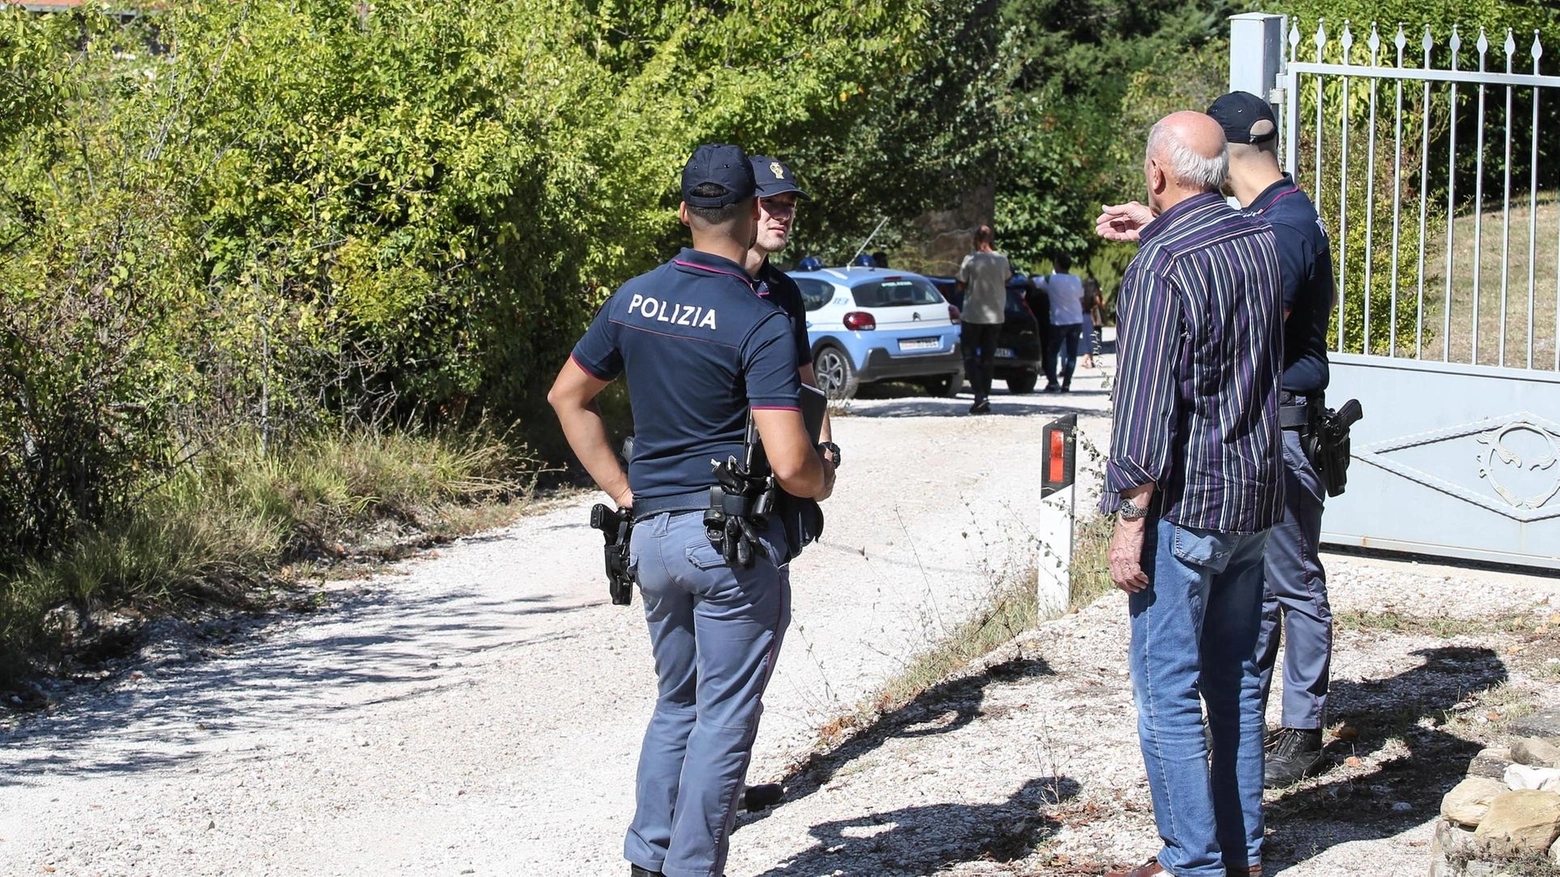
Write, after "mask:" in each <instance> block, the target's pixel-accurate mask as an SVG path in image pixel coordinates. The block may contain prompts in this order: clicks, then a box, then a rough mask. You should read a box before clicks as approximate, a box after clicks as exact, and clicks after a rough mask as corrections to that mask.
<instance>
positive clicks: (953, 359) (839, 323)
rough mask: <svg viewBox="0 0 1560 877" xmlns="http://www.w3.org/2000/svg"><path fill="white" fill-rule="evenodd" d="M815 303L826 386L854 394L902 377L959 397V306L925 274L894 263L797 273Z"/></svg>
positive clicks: (837, 394)
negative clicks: (860, 388) (891, 266)
mask: <svg viewBox="0 0 1560 877" xmlns="http://www.w3.org/2000/svg"><path fill="white" fill-rule="evenodd" d="M790 276H791V278H792V279H793V280H795V281H796V285H797V286H799V287H801V290H802V300H803V302H804V303H805V304H806V306H807V338H808V340H809V341H811V342H812V353H813V371H814V372H815V373H816V374H817V377H818V388H819V389H821V390H823V391H824V392H825V393H827V394H828V395H829V398H831V399H849V398H850V397H852V396H854V395H855V394H856V388H857V387H858V386H859V385H861V384H866V383H871V382H873V381H883V380H896V381H908V382H910V383H916V384H920V385H922V386H923V387H925V388H926V390H927V392H929V393H932V394H934V395H943V396H952V395H954V394H956V393H958V392H959V389H960V387H962V386H963V385H964V363H963V359H962V357H961V356H960V354H959V310H958V308H955V307H953V306H952V305H950V304H948V301H947V300H946V299H944V298H943V297H942V294H941V293H939V292H938V291H937V287H935V286H933V285H932V283H931V281H929V280H927V279H926V278H925V277H922V276H921V275H919V274H912V273H910V272H908V271H895V270H892V269H888V268H865V267H850V268H823V269H819V270H816V271H792V272H790Z"/></svg>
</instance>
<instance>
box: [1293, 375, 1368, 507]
mask: <svg viewBox="0 0 1560 877" xmlns="http://www.w3.org/2000/svg"><path fill="white" fill-rule="evenodd" d="M1306 415H1307V416H1306V426H1305V434H1304V435H1303V436H1302V437H1301V442H1300V443H1301V447H1303V448H1304V449H1305V456H1306V458H1307V459H1309V460H1310V461H1311V465H1312V466H1313V467H1314V468H1315V469H1316V474H1317V477H1318V478H1320V479H1321V481H1322V488H1323V489H1325V490H1326V491H1327V495H1328V496H1338V495H1340V494H1342V493H1343V491H1344V489H1345V488H1346V487H1347V486H1348V482H1349V459H1350V456H1349V429H1350V428H1351V427H1352V426H1354V424H1355V423H1357V422H1358V421H1359V420H1360V418H1362V417H1364V416H1365V412H1364V409H1363V408H1361V407H1360V403H1359V400H1358V399H1350V400H1349V401H1347V402H1345V403H1343V405H1341V406H1340V407H1338V408H1337V409H1336V410H1334V409H1332V408H1328V407H1327V405H1326V402H1325V401H1324V399H1323V396H1322V394H1320V393H1317V394H1316V395H1315V396H1312V397H1311V398H1310V399H1309V400H1308V402H1307V404H1306Z"/></svg>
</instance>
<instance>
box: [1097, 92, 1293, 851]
mask: <svg viewBox="0 0 1560 877" xmlns="http://www.w3.org/2000/svg"><path fill="white" fill-rule="evenodd" d="M1228 169H1229V157H1228V153H1227V150H1226V147H1225V139H1224V132H1223V130H1222V129H1221V128H1220V127H1219V125H1218V123H1217V122H1215V121H1214V120H1213V119H1211V118H1209V117H1208V116H1205V115H1203V114H1202V113H1191V112H1183V113H1174V114H1172V115H1169V116H1166V117H1165V118H1163V119H1161V120H1160V121H1159V123H1158V124H1156V125H1155V126H1154V128H1153V131H1152V132H1150V134H1149V137H1148V149H1147V158H1146V160H1145V161H1144V165H1143V173H1144V176H1145V177H1146V179H1147V183H1148V204H1147V205H1146V206H1145V205H1143V204H1139V203H1137V202H1133V203H1131V204H1123V205H1116V206H1113V207H1106V208H1105V212H1104V214H1102V215H1101V216H1100V218H1099V221H1098V225H1097V230H1098V231H1099V233H1100V234H1101V235H1102V236H1104V237H1106V238H1108V239H1111V240H1136V241H1138V242H1139V244H1140V245H1141V249H1139V251H1138V254H1137V256H1136V257H1135V258H1134V259H1133V260H1132V264H1131V265H1129V266H1128V268H1127V272H1126V276H1125V277H1124V278H1123V279H1122V283H1121V293H1120V297H1119V311H1120V324H1119V333H1120V334H1119V339H1118V345H1117V347H1118V378H1117V385H1116V396H1115V418H1114V423H1113V425H1112V431H1111V449H1110V459H1109V461H1108V462H1107V464H1106V467H1105V480H1106V485H1105V490H1104V496H1103V497H1102V499H1101V508H1102V510H1103V511H1104V512H1105V513H1107V514H1115V515H1116V525H1115V533H1114V535H1113V536H1112V538H1111V544H1110V574H1111V579H1112V580H1113V581H1115V583H1116V585H1117V586H1118V587H1120V588H1121V589H1122V590H1124V591H1126V592H1127V594H1128V611H1129V614H1130V616H1131V631H1132V639H1131V644H1130V647H1129V661H1130V665H1131V670H1132V692H1133V698H1134V700H1135V702H1136V704H1137V709H1138V737H1139V742H1140V744H1141V747H1142V750H1143V762H1144V765H1145V766H1146V767H1147V769H1148V787H1149V793H1150V795H1151V797H1152V799H1153V804H1154V821H1155V823H1156V825H1157V827H1158V829H1159V836H1160V838H1161V839H1162V840H1163V842H1164V846H1163V848H1162V849H1161V850H1160V851H1159V854H1158V855H1157V856H1156V857H1155V858H1154V859H1151V860H1150V861H1149V862H1147V863H1146V864H1144V865H1141V866H1139V867H1136V868H1132V869H1130V870H1127V871H1118V872H1115V877H1150V875H1154V874H1171V875H1175V877H1227V875H1231V874H1239V875H1250V874H1257V875H1260V874H1261V873H1262V831H1263V823H1262V729H1263V725H1262V700H1261V694H1260V684H1261V680H1260V678H1259V676H1258V673H1257V666H1256V658H1255V654H1256V652H1255V647H1256V641H1257V633H1258V629H1259V627H1260V623H1261V614H1262V551H1263V546H1264V545H1265V543H1266V542H1267V536H1268V530H1269V528H1271V527H1272V526H1273V525H1274V523H1275V522H1277V521H1278V520H1279V517H1280V515H1281V512H1282V508H1283V497H1282V492H1283V468H1282V462H1281V457H1280V436H1279V421H1278V394H1279V375H1280V373H1281V371H1282V365H1283V363H1282V354H1283V312H1282V298H1281V295H1280V290H1281V288H1282V280H1281V277H1280V273H1279V262H1278V252H1277V246H1276V243H1275V238H1274V235H1273V230H1272V229H1271V228H1270V227H1269V226H1268V224H1267V223H1265V222H1263V221H1262V220H1261V219H1260V218H1256V217H1247V216H1244V215H1242V214H1240V213H1238V212H1237V211H1235V210H1233V209H1231V208H1230V207H1229V206H1228V205H1226V204H1225V202H1224V199H1223V198H1222V197H1221V196H1220V195H1219V189H1220V187H1221V186H1222V185H1223V184H1224V180H1225V176H1226V174H1227V173H1228ZM1199 701H1201V702H1202V703H1206V705H1207V710H1208V729H1209V732H1210V734H1211V738H1212V758H1211V759H1210V758H1209V751H1208V743H1207V742H1206V739H1205V738H1204V735H1203V719H1202V706H1201V703H1199Z"/></svg>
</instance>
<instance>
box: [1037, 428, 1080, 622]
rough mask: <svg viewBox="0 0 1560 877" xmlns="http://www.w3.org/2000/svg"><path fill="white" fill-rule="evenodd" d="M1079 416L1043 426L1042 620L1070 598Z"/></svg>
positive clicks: (1039, 596)
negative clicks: (1076, 434)
mask: <svg viewBox="0 0 1560 877" xmlns="http://www.w3.org/2000/svg"><path fill="white" fill-rule="evenodd" d="M1077 429H1078V415H1076V414H1069V415H1067V416H1065V417H1059V418H1057V419H1056V420H1053V421H1051V422H1050V423H1048V424H1046V425H1045V429H1044V431H1043V432H1042V434H1041V435H1042V446H1043V447H1044V448H1045V462H1044V469H1043V470H1042V471H1041V473H1040V533H1039V537H1040V552H1039V553H1040V569H1039V575H1038V576H1036V579H1037V593H1036V595H1035V596H1036V602H1037V603H1038V608H1039V616H1040V620H1041V621H1045V620H1046V619H1048V618H1056V617H1058V616H1060V615H1063V614H1065V613H1066V612H1067V604H1068V602H1069V600H1070V599H1071V598H1072V555H1073V524H1074V522H1075V521H1076V519H1077V499H1078V485H1077V477H1076V476H1077V469H1078V457H1077V438H1076V436H1075V435H1074V433H1076V432H1077Z"/></svg>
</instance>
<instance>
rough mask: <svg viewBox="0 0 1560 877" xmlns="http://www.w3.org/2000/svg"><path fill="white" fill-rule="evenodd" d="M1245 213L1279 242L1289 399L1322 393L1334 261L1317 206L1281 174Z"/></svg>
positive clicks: (1283, 385) (1285, 375) (1325, 384)
mask: <svg viewBox="0 0 1560 877" xmlns="http://www.w3.org/2000/svg"><path fill="white" fill-rule="evenodd" d="M1246 212H1247V213H1254V214H1260V215H1261V216H1262V218H1263V219H1266V220H1267V221H1268V223H1269V224H1270V225H1272V226H1273V232H1274V234H1275V235H1276V236H1277V238H1278V267H1279V271H1280V273H1281V274H1282V275H1283V280H1284V310H1286V311H1288V312H1289V316H1288V317H1287V318H1286V319H1285V320H1284V377H1283V381H1282V384H1281V386H1282V387H1283V388H1284V389H1285V390H1288V391H1290V392H1291V393H1316V392H1320V391H1321V390H1325V389H1327V380H1328V369H1327V322H1328V320H1329V319H1331V317H1332V311H1333V289H1334V284H1333V261H1332V252H1331V250H1330V249H1329V246H1328V241H1327V231H1326V230H1325V229H1324V228H1323V227H1322V220H1321V219H1320V218H1319V217H1318V216H1317V215H1316V206H1315V205H1313V204H1312V203H1311V199H1310V197H1309V196H1307V195H1306V194H1305V193H1304V192H1302V191H1300V187H1299V186H1296V185H1295V182H1294V180H1292V179H1290V178H1289V176H1288V175H1287V174H1286V175H1285V176H1284V178H1283V179H1282V180H1279V181H1278V182H1276V183H1274V184H1273V185H1271V186H1268V187H1267V188H1266V189H1264V190H1263V192H1262V194H1261V195H1258V196H1257V198H1256V200H1255V201H1252V202H1251V206H1250V207H1248V208H1246Z"/></svg>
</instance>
